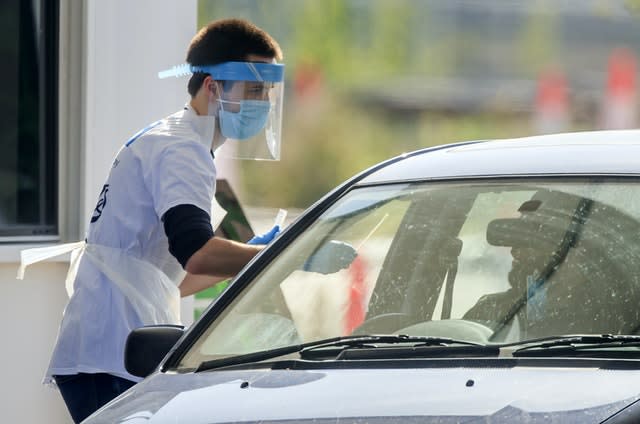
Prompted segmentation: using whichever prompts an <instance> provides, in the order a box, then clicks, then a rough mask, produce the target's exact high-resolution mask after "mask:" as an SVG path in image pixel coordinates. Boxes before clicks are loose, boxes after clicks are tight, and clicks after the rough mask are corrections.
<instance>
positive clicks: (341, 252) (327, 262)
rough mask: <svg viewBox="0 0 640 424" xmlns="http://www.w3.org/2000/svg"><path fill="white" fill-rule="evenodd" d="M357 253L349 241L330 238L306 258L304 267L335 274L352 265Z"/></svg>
mask: <svg viewBox="0 0 640 424" xmlns="http://www.w3.org/2000/svg"><path fill="white" fill-rule="evenodd" d="M357 255H358V253H357V252H356V250H355V249H354V248H353V246H351V245H350V244H349V243H344V242H342V241H336V240H330V241H328V242H327V243H326V244H324V245H323V246H322V247H321V248H320V249H318V250H317V251H316V253H314V254H313V255H311V257H309V259H307V260H306V262H305V263H304V266H303V268H302V269H304V270H305V271H311V272H319V273H320V274H333V273H334V272H338V271H340V270H341V269H344V268H347V267H348V266H349V265H351V262H353V260H354V259H355V258H356V256H357Z"/></svg>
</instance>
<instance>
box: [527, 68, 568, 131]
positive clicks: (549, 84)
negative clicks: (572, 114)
mask: <svg viewBox="0 0 640 424" xmlns="http://www.w3.org/2000/svg"><path fill="white" fill-rule="evenodd" d="M567 99H568V94H567V83H566V80H565V78H564V75H563V74H562V72H560V71H557V70H550V71H546V72H544V73H542V74H541V75H540V78H539V79H538V89H537V93H536V102H535V109H534V116H533V126H534V131H535V132H536V133H538V134H549V133H556V132H561V131H565V130H566V129H567V128H568V127H569V102H568V100H567Z"/></svg>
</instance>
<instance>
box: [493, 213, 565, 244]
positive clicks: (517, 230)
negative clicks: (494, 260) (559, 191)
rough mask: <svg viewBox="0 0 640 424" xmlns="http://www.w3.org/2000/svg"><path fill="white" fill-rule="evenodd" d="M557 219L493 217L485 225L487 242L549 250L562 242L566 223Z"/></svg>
mask: <svg viewBox="0 0 640 424" xmlns="http://www.w3.org/2000/svg"><path fill="white" fill-rule="evenodd" d="M558 221H559V220H558V219H555V220H554V219H551V218H548V217H547V218H546V219H545V222H544V223H543V222H541V221H540V220H531V219H523V218H505V219H494V220H493V221H491V222H489V225H488V226H487V242H488V243H489V244H490V245H492V246H507V247H515V248H538V249H545V250H547V251H549V252H552V251H553V250H555V249H556V248H557V247H558V246H559V245H560V243H561V242H562V240H563V238H564V236H565V234H566V232H567V227H568V224H567V223H566V222H558Z"/></svg>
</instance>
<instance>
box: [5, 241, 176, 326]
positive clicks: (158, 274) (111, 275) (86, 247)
mask: <svg viewBox="0 0 640 424" xmlns="http://www.w3.org/2000/svg"><path fill="white" fill-rule="evenodd" d="M69 252H71V261H70V265H69V271H68V273H67V278H66V280H65V287H66V289H67V294H68V295H69V297H71V296H72V295H73V283H74V280H75V277H76V273H77V270H78V264H79V263H80V258H81V257H82V256H85V257H86V259H87V260H89V261H90V262H91V263H92V264H93V265H94V266H95V267H96V268H98V269H99V270H100V271H101V272H102V273H103V274H104V275H105V276H106V277H107V278H108V279H109V280H110V281H111V282H112V283H114V284H115V285H116V286H117V287H118V289H119V290H120V291H121V292H122V294H123V295H124V296H125V297H126V298H127V300H128V301H129V302H130V303H131V305H132V307H133V309H134V310H135V311H136V313H137V314H138V317H139V318H140V320H141V321H142V322H143V324H144V325H155V324H180V290H179V289H178V287H177V286H176V284H175V283H174V282H173V281H171V279H170V278H169V277H168V276H167V275H166V274H165V273H164V272H162V271H161V270H160V269H159V268H157V267H156V266H155V265H153V264H151V263H149V262H147V261H144V260H140V259H137V258H133V257H131V256H130V255H129V254H128V253H127V252H125V251H124V250H122V249H116V248H112V247H107V246H101V245H97V244H87V243H86V242H84V241H81V242H76V243H67V244H61V245H56V246H50V247H39V248H34V249H25V250H23V251H21V252H20V268H19V269H18V275H17V278H18V279H20V280H22V279H23V278H24V271H25V269H26V267H27V266H29V265H31V264H34V263H36V262H40V261H43V260H46V259H49V258H53V257H55V256H59V255H63V254H65V253H69Z"/></svg>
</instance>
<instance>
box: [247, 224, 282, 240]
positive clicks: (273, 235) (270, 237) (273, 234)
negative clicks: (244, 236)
mask: <svg viewBox="0 0 640 424" xmlns="http://www.w3.org/2000/svg"><path fill="white" fill-rule="evenodd" d="M278 234H280V226H279V225H274V226H273V228H271V229H270V230H269V231H267V232H266V233H264V234H260V235H257V236H254V237H253V238H252V239H251V240H249V241H248V242H247V244H269V243H270V242H271V241H272V240H273V239H274V238H276V236H277V235H278Z"/></svg>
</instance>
